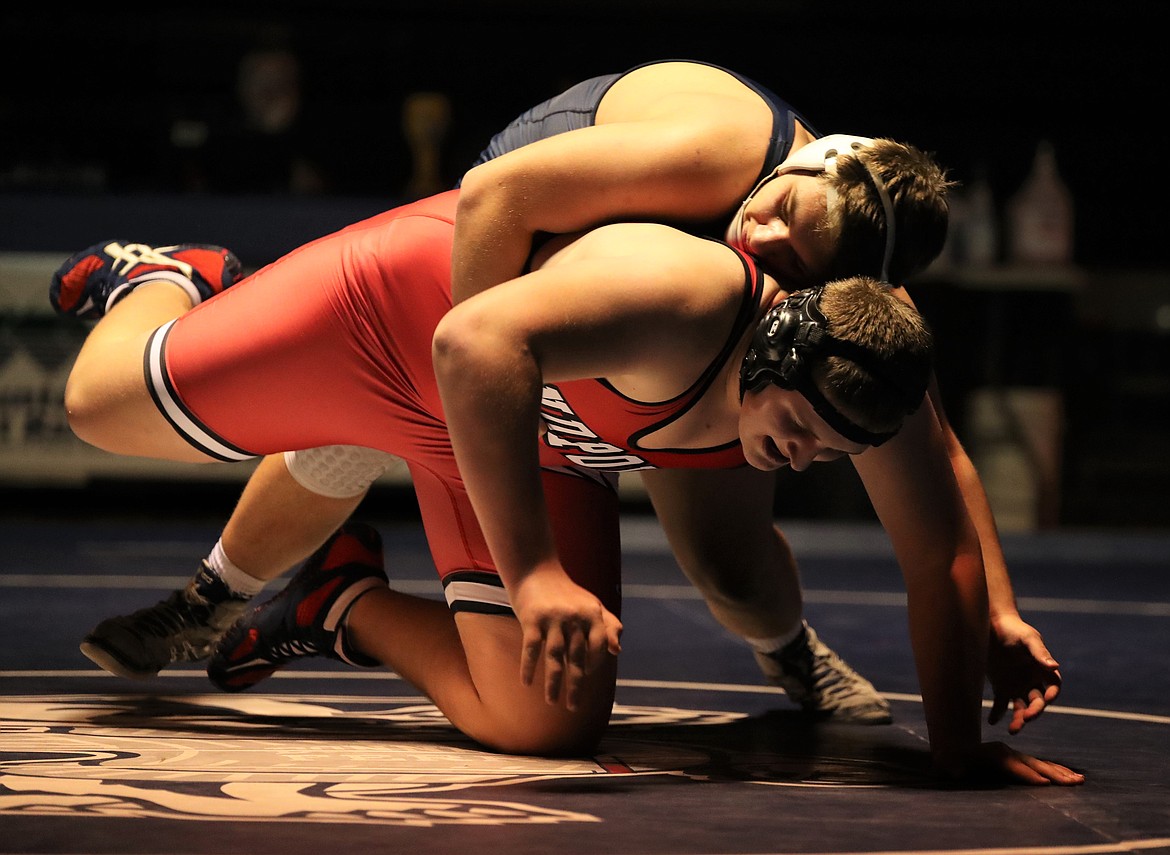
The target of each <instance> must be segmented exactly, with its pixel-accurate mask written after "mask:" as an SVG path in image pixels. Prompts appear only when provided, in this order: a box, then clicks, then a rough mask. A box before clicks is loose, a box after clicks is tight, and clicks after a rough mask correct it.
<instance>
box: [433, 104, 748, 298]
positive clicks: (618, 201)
mask: <svg viewBox="0 0 1170 855" xmlns="http://www.w3.org/2000/svg"><path fill="white" fill-rule="evenodd" d="M723 109H724V111H725V114H724V115H720V114H719V113H718V111H717V110H712V109H706V110H702V109H699V108H698V107H696V110H695V111H694V112H695V113H696V114H698V117H697V118H695V117H691V118H674V117H671V118H664V119H657V120H647V121H638V122H615V123H611V124H604V125H595V126H592V127H587V128H581V129H578V130H574V131H569V132H568V133H564V134H559V135H557V136H554V137H550V138H548V139H545V140H540V141H538V142H535V143H532V144H530V145H526V146H524V147H522V148H519V149H517V150H515V151H512V152H509V153H507V154H505V155H503V156H501V157H499V158H496V159H495V160H491V161H488V162H487V163H484V164H481V165H479V166H477V167H475V168H474V169H472V170H471V171H470V172H468V173H467V175H465V176H464V178H463V183H462V189H461V191H460V198H459V208H458V211H457V213H456V226H455V246H454V251H453V253H452V272H451V277H452V295H453V298H454V301H455V302H456V303H459V302H461V301H463V300H466V299H467V298H468V297H470V296H472V295H474V294H477V293H479V292H481V291H483V290H485V289H487V288H490V287H493V286H495V285H497V284H499V283H501V282H504V281H506V280H508V279H512V278H514V277H516V276H518V275H520V273H521V272H522V269H523V267H524V262H525V260H526V259H527V258H528V254H529V252H530V251H531V248H532V238H533V236H534V235H535V234H536V233H537V232H550V233H556V234H565V233H570V232H575V231H579V230H581V229H585V228H589V227H591V226H595V225H598V224H600V223H603V222H614V221H618V220H623V219H624V220H638V219H658V220H691V221H701V220H705V219H709V218H711V217H715V216H718V215H720V214H721V213H723V212H725V211H727V210H729V209H731V208H733V207H734V206H735V205H736V204H738V203H739V201H740V200H741V199H742V197H743V195H744V194H746V193H747V191H748V190H749V189H750V184H751V182H752V180H753V179H754V177H755V174H756V172H757V171H758V170H759V168H760V164H761V162H762V157H763V149H762V147H761V146H757V145H751V144H749V143H748V142H747V141H748V140H754V139H756V138H757V137H758V133H749V131H748V129H747V128H745V127H744V126H743V125H742V124H741V123H740V122H738V121H737V116H736V115H734V114H726V113H729V112H730V110H731V109H732V108H730V107H728V106H727V105H723ZM703 115H709V116H711V118H703V117H702V116H703ZM753 130H754V129H753ZM765 133H766V132H765ZM764 139H766V136H765V137H764Z"/></svg>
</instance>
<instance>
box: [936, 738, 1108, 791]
mask: <svg viewBox="0 0 1170 855" xmlns="http://www.w3.org/2000/svg"><path fill="white" fill-rule="evenodd" d="M938 771H939V772H940V773H941V774H942V775H943V776H944V777H945V778H947V779H949V780H950V781H952V782H954V783H960V784H961V783H968V782H970V783H984V782H986V783H990V784H1000V783H1005V782H1006V783H1015V784H1032V785H1036V786H1044V785H1047V784H1057V785H1060V786H1065V787H1071V786H1076V785H1077V784H1083V783H1084V782H1085V776H1084V775H1082V774H1081V773H1080V772H1076V771H1074V770H1072V769H1070V768H1068V767H1067V766H1062V765H1061V764H1060V763H1053V762H1052V761H1051V760H1041V759H1040V758H1039V757H1033V756H1031V755H1030V754H1024V753H1023V752H1021V751H1016V750H1015V749H1014V748H1012V747H1011V746H1009V745H1006V744H1004V743H1002V742H984V743H983V744H982V745H980V746H979V752H978V754H977V756H975V757H974V758H971V759H970V761H969V762H967V763H965V764H962V765H953V766H950V767H947V768H939V769H938Z"/></svg>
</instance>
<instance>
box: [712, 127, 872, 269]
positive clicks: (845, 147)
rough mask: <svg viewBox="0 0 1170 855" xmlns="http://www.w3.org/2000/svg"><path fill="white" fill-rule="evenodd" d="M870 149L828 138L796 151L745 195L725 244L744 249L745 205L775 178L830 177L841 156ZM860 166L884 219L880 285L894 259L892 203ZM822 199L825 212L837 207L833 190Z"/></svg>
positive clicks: (864, 140) (865, 141) (862, 140)
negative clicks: (793, 174) (817, 174)
mask: <svg viewBox="0 0 1170 855" xmlns="http://www.w3.org/2000/svg"><path fill="white" fill-rule="evenodd" d="M871 145H873V140H872V139H870V138H869V137H856V136H853V135H851V134H829V135H828V136H827V137H821V138H820V139H817V140H813V141H812V142H810V143H809V144H808V145H805V146H802V147H801V148H798V149H797V150H796V151H794V152H792V153H791V154H790V155H788V157H787V158H786V159H785V160H784V162H783V163H781V164H780V165H779V166H777V167H776V168H775V169H774V170H772V171H771V172H769V173H768V174H767V175H765V176H764V177H763V178H761V179H760V182H759V183H758V184H756V186H755V187H753V188H752V191H751V192H750V193H748V195H747V198H746V199H744V200H743V204H742V205H740V206H739V211H737V212H736V214H735V217H733V218H732V220H731V225H729V226H728V227H727V234H726V236H725V240H726V241H727V242H728V243H729V244H731V245H732V246H734V247H736V248H737V249H743V243H742V238H743V218H744V214H745V213H746V212H747V206H748V203H750V202H751V201H752V199H754V198H755V197H756V194H757V193H759V192H760V188H761V187H763V186H764V185H765V184H767V183H768V182H769V181H771V180H772V179H773V178H778V177H780V176H781V175H786V174H788V173H789V172H828V173H829V174H830V175H836V174H837V158H838V157H839V156H840V155H843V154H856V153H857V152H858V151H860V150H861V149H863V148H868V147H869V146H871ZM863 165H864V166H865V171H866V172H867V173H869V177H870V180H872V181H873V186H874V188H875V189H876V190H877V194H878V198H879V199H881V201H882V211H883V212H884V213H885V217H886V249H885V254H884V255H883V256H882V275H881V281H882V282H889V280H890V276H889V273H890V259H892V258H893V257H894V203H893V201H892V200H891V199H890V194H889V192H888V191H887V190H886V185H885V183H884V182H883V181H882V179H881V176H880V175H879V174H878V173H877V171H876V170H874V169H870V167H869V166H868V165H867V164H863ZM825 197H826V199H825V201H826V205H825V210H827V211H832V210H833V208H834V207H835V206H836V204H837V192H836V190H834V189H833V187H832V186H829V187H827V188H826V190H825Z"/></svg>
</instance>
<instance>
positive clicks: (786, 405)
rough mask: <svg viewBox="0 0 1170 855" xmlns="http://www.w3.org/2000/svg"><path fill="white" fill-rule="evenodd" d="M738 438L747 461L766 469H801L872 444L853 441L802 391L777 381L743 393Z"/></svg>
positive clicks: (798, 470)
mask: <svg viewBox="0 0 1170 855" xmlns="http://www.w3.org/2000/svg"><path fill="white" fill-rule="evenodd" d="M739 440H740V443H741V444H742V446H743V454H744V457H745V458H746V459H747V462H748V463H750V464H751V465H752V466H754V467H755V468H756V469H763V470H765V471H771V470H773V469H780V468H782V467H784V466H791V467H792V468H793V469H795V470H796V471H797V472H802V471H804V470H805V469H807V468H808V467H809V466H810V465H812V464H813V463H821V462H825V461H829V460H836V459H838V458H840V457H843V456H844V455H846V454H861V453H862V452H863V451H865V450H866V449H867V448H868V447H869V446H866V445H860V444H858V443H856V442H850V441H849V440H847V439H845V437H843V436H841V435H840V434H839V433H837V432H836V431H835V430H833V429H832V428H831V427H829V426H828V425H827V424H825V421H824V419H822V418H821V417H820V416H818V415H817V413H816V411H815V410H814V409H813V408H812V405H811V404H809V402H808V401H807V400H806V399H805V397H804V395H802V394H800V392H797V391H795V390H794V389H782V388H781V387H779V386H777V385H775V384H774V383H769V384H768V385H767V386H765V387H764V388H763V389H760V390H759V391H756V392H748V393H747V394H746V395H744V397H743V404H742V405H741V406H740V411H739Z"/></svg>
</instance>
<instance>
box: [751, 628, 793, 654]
mask: <svg viewBox="0 0 1170 855" xmlns="http://www.w3.org/2000/svg"><path fill="white" fill-rule="evenodd" d="M802 629H804V621H803V620H802V621H797V623H796V626H794V627H792V629H790V630H789V631H788V632H786V633H784V634H783V635H777V636H775V637H774V638H745V639H744V641H746V642H747V643H748V646H749V647H751V649H752V650H754V651H756V652H757V653H764V654H768V653H776V652H778V651H780V650H783V649H784V648H785V647H787V646H788V644H789V643H790V642H791V641H793V640H794V639H795V638H796V637H797V636H798V635H800V631H801V630H802Z"/></svg>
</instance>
